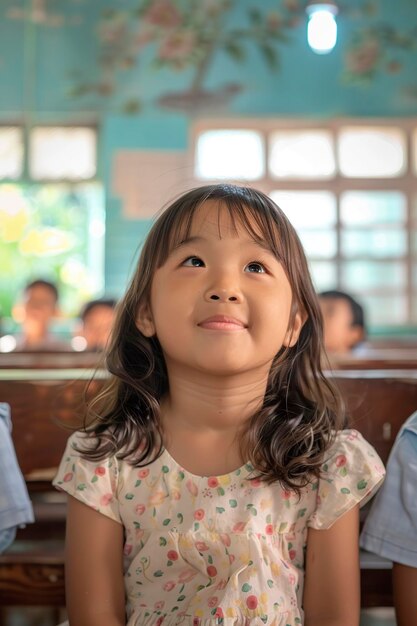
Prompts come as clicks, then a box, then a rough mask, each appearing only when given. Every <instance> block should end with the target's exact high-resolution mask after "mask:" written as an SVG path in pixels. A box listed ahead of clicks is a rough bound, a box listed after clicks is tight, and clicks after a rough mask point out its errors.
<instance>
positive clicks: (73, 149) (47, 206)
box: [0, 126, 105, 330]
mask: <svg viewBox="0 0 417 626" xmlns="http://www.w3.org/2000/svg"><path fill="white" fill-rule="evenodd" d="M96 160H97V159H96V130H95V129H94V128H91V127H58V126H35V127H33V128H32V129H31V130H30V131H29V133H25V132H24V130H23V129H22V128H20V127H18V126H0V239H1V242H2V245H1V246H0V267H1V268H2V271H1V273H0V309H1V313H2V315H3V316H4V317H5V318H6V324H5V325H6V327H7V318H8V317H9V316H10V315H11V311H12V305H13V303H14V301H15V300H16V298H17V296H18V291H19V290H20V289H21V288H23V286H24V285H25V284H26V283H27V282H28V281H29V280H33V279H35V278H46V279H49V280H52V281H54V282H55V283H56V284H57V285H58V287H59V291H60V306H61V308H62V310H63V312H64V313H66V314H68V315H74V314H76V313H78V310H79V308H80V306H81V304H82V303H83V302H85V301H86V300H87V299H90V298H92V297H94V296H95V295H97V294H99V293H100V292H101V291H102V290H103V287H104V224H105V220H104V198H103V189H102V185H101V184H100V183H99V182H98V181H96V180H94V177H95V175H96V171H97V166H96ZM11 329H12V330H13V325H11ZM3 330H6V329H3Z"/></svg>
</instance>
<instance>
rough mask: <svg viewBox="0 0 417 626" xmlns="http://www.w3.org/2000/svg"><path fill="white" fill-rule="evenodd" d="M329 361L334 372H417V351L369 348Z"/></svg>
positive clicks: (335, 356)
mask: <svg viewBox="0 0 417 626" xmlns="http://www.w3.org/2000/svg"><path fill="white" fill-rule="evenodd" d="M329 359H330V363H331V366H332V368H333V369H334V370H354V369H355V370H398V369H400V370H417V349H409V350H408V349H400V348H385V349H372V348H369V349H367V350H364V351H362V352H357V353H355V352H350V353H348V354H340V355H329Z"/></svg>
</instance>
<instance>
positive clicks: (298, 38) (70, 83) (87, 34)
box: [0, 0, 417, 295]
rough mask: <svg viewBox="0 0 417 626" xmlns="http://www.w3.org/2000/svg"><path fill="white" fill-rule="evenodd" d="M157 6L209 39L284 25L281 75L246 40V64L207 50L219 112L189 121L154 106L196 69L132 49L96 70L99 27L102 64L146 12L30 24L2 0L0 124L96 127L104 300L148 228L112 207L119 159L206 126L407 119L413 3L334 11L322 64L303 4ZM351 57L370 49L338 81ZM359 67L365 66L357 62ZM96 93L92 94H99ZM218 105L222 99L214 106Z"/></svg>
mask: <svg viewBox="0 0 417 626" xmlns="http://www.w3.org/2000/svg"><path fill="white" fill-rule="evenodd" d="M161 2H162V4H163V5H164V6H165V8H166V7H168V9H169V8H170V7H171V8H172V7H174V11H178V12H180V11H183V12H185V13H187V11H188V13H189V11H190V10H191V9H190V7H192V6H200V9H201V7H206V8H208V9H210V10H211V11H213V10H214V11H217V13H218V16H219V19H220V22H219V24H220V26H219V28H220V27H221V29H222V31H223V32H224V33H226V34H227V33H230V32H231V31H233V30H234V29H241V30H245V29H246V30H247V29H248V24H249V23H250V18H249V12H250V11H252V16H254V15H255V14H256V11H258V13H259V15H260V19H261V21H262V20H263V21H265V19H266V17H267V16H270V17H271V16H272V17H271V19H275V20H276V19H277V18H278V19H281V20H283V21H284V22H285V24H287V25H288V24H290V26H286V27H283V28H282V29H281V30H282V33H283V34H284V35H285V37H287V39H288V41H285V42H280V41H279V40H276V43H275V44H274V45H273V46H272V47H273V49H274V51H275V53H276V54H277V57H279V59H278V60H279V67H277V68H276V69H275V70H272V69H271V68H270V67H268V64H267V63H266V62H265V51H264V52H263V53H262V52H261V51H260V49H259V45H257V44H256V43H255V42H254V39H253V37H252V38H249V39H250V40H248V41H246V40H243V39H239V38H235V41H236V40H238V42H239V45H241V48H242V50H241V51H240V53H242V51H243V54H244V58H243V59H242V60H241V61H240V62H237V61H236V60H235V58H233V56H231V55H230V53H229V54H228V53H227V52H225V51H224V50H223V51H222V50H220V49H215V52H214V54H213V55H212V57H211V58H210V62H209V63H208V64H207V68H206V70H205V71H204V72H203V75H202V76H200V78H201V85H200V86H201V88H202V89H203V90H204V91H206V92H207V93H209V94H217V95H218V96H219V98H220V100H219V103H218V104H216V105H214V104H213V105H211V106H209V107H206V108H204V107H200V108H199V107H195V108H194V109H193V110H192V111H191V112H190V111H187V110H183V111H173V110H169V109H167V108H164V107H163V106H161V99H162V100H163V99H164V97H166V96H167V94H172V93H178V92H184V91H187V90H189V89H190V86H191V84H192V82H193V81H195V80H196V77H197V71H196V65H193V64H192V63H191V64H189V65H187V63H185V64H184V66H183V67H179V68H176V69H173V68H172V67H168V66H167V65H166V64H165V65H162V66H161V67H155V58H156V57H157V47H156V44H155V43H154V44H152V43H151V44H149V45H144V46H143V47H141V48H138V47H137V46H136V48H135V49H134V51H133V53H132V54H131V55H130V58H129V59H128V60H127V61H126V63H125V64H124V65H123V63H122V66H119V67H118V68H117V69H116V70H115V71H114V72H113V73H112V76H111V79H110V81H108V83H107V84H106V74H103V72H102V71H101V69H100V63H99V61H98V59H99V55H100V54H101V53H102V52H103V45H102V42H103V33H104V38H105V37H106V27H107V37H110V44H108V45H107V51H109V50H110V58H112V57H111V54H114V55H116V56H117V52H115V49H112V43H111V38H112V37H113V38H115V41H116V43H117V41H119V43H120V41H122V39H123V38H121V39H119V40H117V37H118V36H119V35H120V32H119V35H118V30H117V25H119V26H120V24H121V25H122V28H124V29H125V31H126V32H127V33H130V34H129V36H131V35H132V33H134V32H135V29H136V31H137V32H140V29H141V19H142V24H143V18H140V19H138V18H137V13H138V9H139V10H140V9H141V8H142V9H143V10H144V11H146V7H148V8H149V4H152V2H151V3H149V2H148V1H147V0H124V1H123V2H121V1H120V2H119V1H117V2H116V1H114V0H113V1H111V2H110V1H109V0H54V1H53V2H52V1H51V0H44V2H39V3H38V5H39V7H40V12H38V14H35V15H33V14H31V7H32V3H31V2H30V1H29V0H20V1H17V0H3V1H2V3H1V6H0V123H13V122H18V123H21V122H23V123H26V124H28V125H30V124H33V123H37V122H48V123H49V122H52V123H54V122H57V123H77V122H80V123H82V122H93V123H96V124H97V125H98V127H99V130H100V139H99V177H100V178H101V179H102V180H103V183H104V186H105V190H106V228H107V231H106V267H105V277H106V291H107V292H108V293H109V294H114V295H118V294H120V293H121V292H122V291H123V289H124V287H125V283H126V278H127V276H128V274H129V271H130V269H131V264H132V259H133V258H134V256H135V252H136V251H137V249H138V246H140V243H141V242H142V241H143V238H144V236H145V235H146V232H147V230H148V228H149V221H148V220H134V219H126V218H125V217H124V216H123V214H122V210H121V205H120V201H119V200H118V198H116V197H114V196H113V195H112V190H111V169H112V161H113V156H114V154H115V152H116V151H117V150H120V149H141V150H143V149H145V150H146V149H165V150H185V149H186V148H187V145H188V138H189V129H190V124H191V123H192V121H193V120H194V119H195V118H196V117H197V118H198V117H204V116H207V115H209V116H216V115H218V116H221V117H227V116H232V117H239V116H245V117H247V116H249V117H250V116H268V117H273V116H285V117H288V116H299V117H304V118H305V117H307V118H312V117H313V118H328V117H332V116H359V117H368V116H369V117H391V116H392V117H394V116H395V117H408V116H415V115H417V44H416V43H415V41H417V36H416V35H417V2H416V0H396V1H395V2H392V0H345V1H344V2H343V3H342V2H340V5H341V7H342V8H341V13H340V15H339V19H338V24H339V40H338V45H337V47H336V48H335V50H334V51H333V52H332V53H331V54H329V55H316V54H314V53H313V52H312V51H311V50H310V49H309V48H308V46H307V42H306V18H305V13H304V5H305V2H304V1H302V0H262V2H261V1H259V0H258V1H256V0H239V1H237V0H235V1H233V0H201V2H199V3H192V2H190V1H185V0H176V1H174V0H172V2H170V0H153V5H154V6H155V5H158V3H159V6H161ZM210 7H211V8H210ZM106 11H107V13H106ZM178 14H179V13H178ZM252 19H257V18H256V15H255V17H252ZM109 25H110V28H109ZM280 32H281V31H280ZM100 33H101V37H102V40H101V43H100ZM109 33H110V35H109ZM355 42H356V44H355ZM261 43H262V41H261ZM197 44H198V42H197V43H196V47H198V45H197ZM355 45H356V54H358V47H359V49H361V50H362V52H363V54H365V55H366V49H367V48H366V46H367V45H368V54H369V46H370V47H371V48H372V45H373V46H374V54H373V59H371V62H370V67H369V71H368V72H362V73H361V72H360V71H357V72H356V73H355V72H350V73H349V71H348V70H349V67H348V62H347V59H348V58H349V55H350V58H352V55H355ZM375 49H376V50H377V52H375ZM240 53H239V51H238V53H237V56H239V54H240ZM234 56H235V57H236V51H235V54H234ZM371 56H372V54H371ZM113 58H114V57H113ZM356 58H357V57H356ZM368 60H369V59H368ZM362 62H366V59H365V61H364V60H363V57H362ZM277 65H278V63H277ZM107 67H108V66H107ZM107 73H108V72H107ZM103 81H104V82H103ZM97 85H101V87H99V89H98V90H97V89H96V87H97ZM227 93H229V97H225V98H224V99H223V100H222V99H221V96H222V94H227ZM136 109H137V110H136Z"/></svg>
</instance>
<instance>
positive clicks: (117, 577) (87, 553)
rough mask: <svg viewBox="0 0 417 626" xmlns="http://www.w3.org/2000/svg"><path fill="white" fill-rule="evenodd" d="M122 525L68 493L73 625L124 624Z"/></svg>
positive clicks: (67, 558) (68, 588) (69, 604)
mask: <svg viewBox="0 0 417 626" xmlns="http://www.w3.org/2000/svg"><path fill="white" fill-rule="evenodd" d="M122 555H123V527H122V525H121V524H119V523H117V522H115V521H113V520H112V519H110V518H108V517H106V516H105V515H102V514H101V513H98V512H97V511H95V510H94V509H92V508H90V507H89V506H87V505H85V504H83V503H82V502H80V501H79V500H77V499H76V498H73V497H72V496H69V497H68V512H67V532H66V542H65V579H66V599H67V611H68V617H69V622H70V626H103V624H105V625H106V626H124V625H125V624H126V619H125V593H124V585H123V565H122V558H123V557H122Z"/></svg>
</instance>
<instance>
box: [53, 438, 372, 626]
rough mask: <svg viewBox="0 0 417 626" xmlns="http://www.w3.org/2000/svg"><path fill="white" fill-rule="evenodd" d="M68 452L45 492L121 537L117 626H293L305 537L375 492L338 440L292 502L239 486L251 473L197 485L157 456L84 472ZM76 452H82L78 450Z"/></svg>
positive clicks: (245, 470)
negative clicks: (104, 520)
mask: <svg viewBox="0 0 417 626" xmlns="http://www.w3.org/2000/svg"><path fill="white" fill-rule="evenodd" d="M79 437H80V435H79V434H75V435H72V437H70V439H69V441H68V445H67V449H66V451H65V454H64V456H63V459H62V462H61V465H60V468H59V471H58V474H57V476H56V478H55V480H54V484H55V486H56V487H58V488H60V489H63V490H65V491H67V492H68V493H69V494H71V495H72V496H74V497H75V498H77V499H79V500H80V501H81V502H84V503H85V504H87V505H89V506H91V507H92V508H94V509H96V510H97V511H99V512H100V513H102V514H103V515H106V516H108V517H110V518H111V519H113V520H115V521H117V522H119V523H121V524H123V526H124V529H125V544H124V578H125V589H126V599H127V624H128V626H160V625H161V624H163V626H174V625H176V624H183V625H184V626H217V625H223V626H247V625H248V624H250V625H251V626H263V625H267V626H296V625H300V624H303V611H302V608H301V601H302V590H303V579H304V552H305V547H306V541H307V530H308V527H312V528H318V529H324V528H329V527H330V526H331V525H332V524H333V522H335V521H336V520H337V518H339V517H340V516H341V515H343V514H344V513H346V512H347V511H348V510H349V509H351V508H352V507H353V506H355V504H357V503H358V502H361V503H364V502H365V501H366V500H367V499H369V497H370V496H371V495H372V494H373V492H374V491H375V490H376V487H377V486H378V485H379V483H380V482H381V480H382V478H383V475H384V469H383V465H382V463H381V461H380V459H379V457H378V455H377V454H376V452H375V451H374V449H373V448H372V447H371V446H370V445H369V444H368V443H367V442H366V441H365V440H364V439H363V438H362V436H361V435H360V434H359V433H358V432H357V431H355V430H345V431H341V432H340V433H339V434H338V436H337V440H336V442H335V444H334V445H333V447H332V448H331V450H330V451H329V453H328V455H327V461H326V463H325V464H324V465H323V474H322V477H321V478H320V480H316V481H315V482H314V483H313V484H311V485H309V486H308V487H307V488H305V489H304V490H303V492H302V495H301V498H300V499H299V498H298V497H297V496H296V495H295V494H293V493H292V492H288V491H285V490H283V489H282V488H281V487H280V486H279V485H278V484H274V485H269V486H268V485H265V484H264V483H262V482H260V481H259V480H255V481H249V480H248V478H249V477H250V476H251V473H252V472H253V468H252V466H251V465H250V464H246V465H244V466H243V467H241V468H240V469H238V470H236V471H234V472H231V473H230V474H225V475H223V476H210V477H201V476H196V475H194V474H191V473H190V472H188V471H187V470H185V469H184V468H182V467H180V466H179V465H178V464H177V463H176V461H175V460H174V459H173V458H172V457H171V456H170V455H169V453H168V451H167V450H165V451H164V452H163V454H162V455H161V456H160V458H159V459H157V460H156V461H154V462H153V463H152V464H150V465H148V466H147V467H145V468H141V469H138V468H133V467H132V466H130V465H129V464H128V463H127V462H126V461H120V460H117V459H116V458H115V457H112V458H109V459H107V460H105V461H101V462H91V461H86V460H84V459H82V458H81V457H80V455H79V454H78V453H77V452H75V451H74V450H73V448H72V445H71V444H72V442H73V441H75V440H76V438H79ZM84 445H85V444H84Z"/></svg>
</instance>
